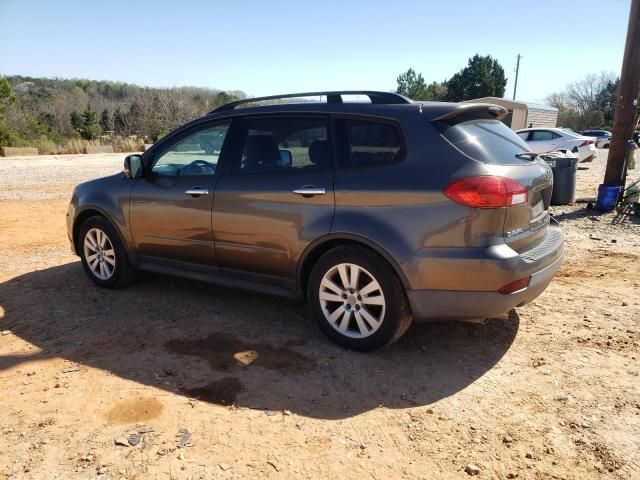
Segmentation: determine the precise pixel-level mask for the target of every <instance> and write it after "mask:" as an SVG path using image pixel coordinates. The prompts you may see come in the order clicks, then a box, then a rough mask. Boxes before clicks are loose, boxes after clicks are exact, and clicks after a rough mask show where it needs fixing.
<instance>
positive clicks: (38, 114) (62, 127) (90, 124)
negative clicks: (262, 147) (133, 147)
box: [0, 76, 246, 153]
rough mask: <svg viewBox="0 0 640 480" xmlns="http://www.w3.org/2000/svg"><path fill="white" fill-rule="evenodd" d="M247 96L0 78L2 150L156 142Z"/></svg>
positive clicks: (81, 81)
mask: <svg viewBox="0 0 640 480" xmlns="http://www.w3.org/2000/svg"><path fill="white" fill-rule="evenodd" d="M245 96H246V95H245V94H244V92H241V91H222V90H216V89H211V88H198V87H179V88H149V87H140V86H137V85H132V84H128V83H123V82H110V81H94V80H84V79H57V78H32V77H24V76H7V77H3V78H0V146H36V147H38V148H39V149H40V153H56V152H62V151H63V150H64V145H65V143H67V142H69V141H72V140H75V139H82V140H86V141H94V142H99V141H101V140H102V141H104V142H107V143H108V142H109V141H110V139H109V138H106V137H114V136H115V137H132V136H135V137H136V138H139V139H141V140H144V141H149V142H153V141H155V140H157V139H158V138H160V137H161V136H163V135H164V134H166V133H167V132H169V131H171V130H172V129H174V128H176V127H177V126H179V125H181V124H183V123H185V122H187V121H189V120H193V119H194V118H197V117H199V116H201V115H204V114H205V113H206V112H208V111H210V110H212V109H214V108H215V107H217V106H219V105H222V104H224V103H228V102H230V101H233V100H235V99H238V98H244V97H245Z"/></svg>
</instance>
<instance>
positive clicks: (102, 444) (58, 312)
mask: <svg viewBox="0 0 640 480" xmlns="http://www.w3.org/2000/svg"><path fill="white" fill-rule="evenodd" d="M122 158H123V154H115V155H79V156H65V157H36V158H24V159H0V245H1V247H0V253H1V254H0V330H1V331H2V332H1V333H2V335H1V336H0V430H1V431H0V479H1V480H4V479H5V478H11V479H17V478H24V479H32V478H33V479H96V478H100V479H115V480H118V479H155V478H159V479H185V480H186V479H211V478H216V479H217V478H220V479H231V478H291V479H294V478H296V479H297V478H323V479H325V478H326V479H334V478H335V479H338V478H340V479H345V478H346V479H356V478H357V479H374V480H376V479H378V480H382V479H390V478H412V479H413V478H418V479H431V478H467V477H469V476H470V475H471V474H473V475H477V478H518V479H547V478H566V479H590V478H610V479H631V478H640V379H639V378H638V376H639V374H640V359H639V356H640V348H639V345H640V298H639V292H640V288H639V287H640V267H639V260H640V223H639V220H638V219H637V218H635V219H634V218H631V217H627V216H623V215H619V214H614V213H611V214H598V213H595V212H593V211H590V210H586V209H585V204H576V205H573V206H567V207H554V208H553V213H554V215H556V217H557V218H558V220H559V221H560V222H561V223H562V225H563V226H564V228H565V231H566V235H567V241H566V260H565V263H564V265H563V267H562V270H561V271H560V273H559V274H558V276H557V277H556V279H555V280H554V281H553V282H552V284H551V285H550V287H549V288H548V290H547V291H546V292H545V293H544V294H543V295H542V296H541V297H539V298H538V299H537V300H536V301H535V302H533V303H531V304H529V305H527V306H524V307H521V308H518V309H517V311H514V312H512V313H511V315H510V319H509V320H508V321H500V320H492V321H490V322H489V323H488V324H487V325H485V326H482V325H474V324H466V323H458V322H451V323H432V324H419V325H414V326H412V328H411V329H410V330H409V332H408V333H407V335H406V336H405V337H404V338H403V339H402V340H401V341H400V342H399V343H397V344H396V345H393V346H391V347H390V348H387V349H385V350H383V351H380V352H377V353H373V354H358V353H353V352H349V351H345V350H342V349H340V348H338V347H336V346H334V345H332V344H331V343H329V342H328V341H327V340H326V339H325V338H324V337H323V336H322V335H321V333H320V332H319V331H318V330H317V328H316V327H315V326H314V325H313V324H312V323H311V321H310V319H309V316H308V314H307V309H306V307H305V306H304V305H301V304H295V303H291V302H288V301H285V300H281V299H277V298H270V297H266V296H261V295H255V294H249V293H244V292H240V291H235V290H229V289H224V288H218V287H212V286H209V285H205V284H200V283H197V282H191V281H184V280H178V279H173V278H168V277H162V276H154V275H148V276H146V277H145V278H144V279H142V280H141V281H139V282H137V283H135V284H133V285H131V286H130V287H128V288H126V289H123V290H117V291H108V290H102V289H99V288H97V287H96V286H94V285H93V284H92V283H91V282H90V281H89V279H88V278H87V277H86V275H85V273H84V272H83V270H82V267H81V265H80V263H79V261H78V258H77V257H75V256H73V255H72V254H71V253H70V251H69V246H68V241H67V237H66V231H65V211H66V206H67V202H68V200H69V197H70V193H71V190H72V188H73V186H74V185H75V184H76V183H78V182H79V181H82V180H84V179H89V178H93V177H96V176H99V175H104V174H107V173H109V172H116V171H118V170H119V169H120V168H121V161H122ZM605 158H606V151H601V152H600V158H599V159H598V160H596V161H594V162H593V163H591V164H588V165H586V166H588V167H589V169H588V170H580V171H579V172H578V176H579V179H578V181H579V189H578V196H579V197H582V196H593V195H595V187H596V186H597V184H598V183H599V182H600V181H601V179H602V177H603V171H604V160H605ZM639 163H640V162H639ZM639 175H640V171H638V170H636V171H635V173H633V174H632V175H631V176H632V177H637V176H639ZM256 353H257V357H256ZM476 469H477V470H476Z"/></svg>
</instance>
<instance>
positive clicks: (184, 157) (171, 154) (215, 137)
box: [151, 123, 230, 177]
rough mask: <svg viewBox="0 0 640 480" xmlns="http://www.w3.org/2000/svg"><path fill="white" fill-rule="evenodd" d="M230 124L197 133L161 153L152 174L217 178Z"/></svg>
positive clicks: (208, 128) (219, 125)
mask: <svg viewBox="0 0 640 480" xmlns="http://www.w3.org/2000/svg"><path fill="white" fill-rule="evenodd" d="M229 125H230V124H229V123H223V124H218V125H214V126H209V127H207V128H203V129H200V130H197V131H196V132H194V133H192V134H190V135H188V136H187V137H185V138H182V139H181V140H178V141H177V142H175V143H173V144H172V145H170V146H169V147H168V148H167V149H164V150H161V151H160V152H159V153H158V154H157V155H156V156H155V159H154V164H153V167H152V168H151V172H152V173H153V174H154V175H155V176H159V177H183V176H192V175H214V174H215V173H216V166H217V165H218V157H219V156H220V151H221V150H222V144H223V143H224V139H225V138H226V136H227V132H228V131H229Z"/></svg>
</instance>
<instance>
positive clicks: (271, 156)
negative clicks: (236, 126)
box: [242, 135, 280, 170]
mask: <svg viewBox="0 0 640 480" xmlns="http://www.w3.org/2000/svg"><path fill="white" fill-rule="evenodd" d="M279 161H280V150H278V146H277V145H276V143H275V142H274V141H273V139H272V138H271V136H269V135H250V136H249V137H248V139H247V146H246V148H245V160H244V164H243V166H242V169H243V170H272V169H274V168H278V162H279Z"/></svg>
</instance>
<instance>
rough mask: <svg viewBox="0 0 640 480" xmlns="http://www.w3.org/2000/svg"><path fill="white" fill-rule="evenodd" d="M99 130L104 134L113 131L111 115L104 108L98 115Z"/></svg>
mask: <svg viewBox="0 0 640 480" xmlns="http://www.w3.org/2000/svg"><path fill="white" fill-rule="evenodd" d="M100 128H102V131H103V132H105V133H106V132H109V131H112V130H113V128H112V122H111V115H110V114H109V110H107V109H106V108H105V109H104V110H102V113H101V114H100Z"/></svg>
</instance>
